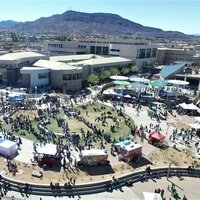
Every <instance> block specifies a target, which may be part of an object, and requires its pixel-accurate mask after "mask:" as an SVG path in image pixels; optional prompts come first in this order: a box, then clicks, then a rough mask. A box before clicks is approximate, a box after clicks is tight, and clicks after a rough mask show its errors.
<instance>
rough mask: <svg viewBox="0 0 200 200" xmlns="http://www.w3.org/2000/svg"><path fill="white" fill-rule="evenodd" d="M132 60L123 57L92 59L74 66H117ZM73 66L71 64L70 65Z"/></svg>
mask: <svg viewBox="0 0 200 200" xmlns="http://www.w3.org/2000/svg"><path fill="white" fill-rule="evenodd" d="M132 61H133V60H131V59H128V58H123V57H118V56H117V57H106V58H105V57H102V58H94V59H90V60H85V61H80V62H76V65H104V64H115V63H116V64H118V63H124V62H125V63H126V62H127V63H130V62H132ZM71 64H73V63H71Z"/></svg>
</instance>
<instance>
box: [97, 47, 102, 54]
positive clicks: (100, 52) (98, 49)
mask: <svg viewBox="0 0 200 200" xmlns="http://www.w3.org/2000/svg"><path fill="white" fill-rule="evenodd" d="M96 54H97V55H102V47H101V46H97V47H96Z"/></svg>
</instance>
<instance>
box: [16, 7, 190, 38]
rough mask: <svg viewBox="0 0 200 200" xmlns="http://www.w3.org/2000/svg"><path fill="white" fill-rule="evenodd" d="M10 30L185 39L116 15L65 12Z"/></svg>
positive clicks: (178, 34)
mask: <svg viewBox="0 0 200 200" xmlns="http://www.w3.org/2000/svg"><path fill="white" fill-rule="evenodd" d="M12 30H15V31H23V32H64V33H71V34H73V33H74V34H83V35H134V36H148V37H164V38H187V37H189V36H187V35H185V34H183V33H181V32H176V31H163V30H161V29H158V28H153V27H147V26H142V25H141V24H138V23H135V22H132V21H130V20H128V19H124V18H122V17H121V16H119V15H116V14H109V13H83V12H76V11H71V10H70V11H66V12H64V13H63V14H57V15H53V16H50V17H42V18H39V19H37V20H35V21H29V22H24V23H18V24H16V25H14V26H13V27H12Z"/></svg>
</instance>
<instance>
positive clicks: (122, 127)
mask: <svg viewBox="0 0 200 200" xmlns="http://www.w3.org/2000/svg"><path fill="white" fill-rule="evenodd" d="M102 105H103V104H101V103H94V104H93V105H88V106H87V111H88V116H87V115H86V110H85V109H83V108H82V107H79V108H77V109H79V110H80V112H81V115H82V116H83V117H84V118H86V119H87V120H88V121H89V122H90V123H93V124H94V125H95V126H96V127H97V128H98V129H103V130H104V132H105V133H110V134H111V136H112V137H115V138H117V137H119V136H124V135H128V134H129V133H130V131H131V129H130V127H128V126H127V125H126V124H125V119H124V118H123V117H122V116H118V113H117V111H116V110H115V109H113V108H112V107H109V106H105V105H103V106H104V107H106V109H105V110H102V109H101V106H102ZM94 108H98V109H99V110H100V111H98V112H95V111H94ZM103 112H111V113H112V116H116V117H117V119H118V121H119V128H117V130H116V132H114V133H113V132H111V130H110V126H111V125H114V124H115V123H114V122H113V120H112V119H107V120H106V121H107V122H108V126H102V123H101V122H95V119H96V118H97V117H99V116H101V114H102V113H103ZM125 116H126V118H127V119H128V118H130V117H129V116H128V115H125ZM130 123H131V125H132V126H133V125H134V121H133V120H132V119H131V118H130Z"/></svg>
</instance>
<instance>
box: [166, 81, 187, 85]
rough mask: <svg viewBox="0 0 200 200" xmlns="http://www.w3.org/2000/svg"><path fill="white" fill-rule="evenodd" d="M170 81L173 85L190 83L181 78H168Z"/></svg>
mask: <svg viewBox="0 0 200 200" xmlns="http://www.w3.org/2000/svg"><path fill="white" fill-rule="evenodd" d="M167 82H168V83H170V84H172V85H180V86H181V85H189V82H188V81H181V80H176V79H175V80H167Z"/></svg>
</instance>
